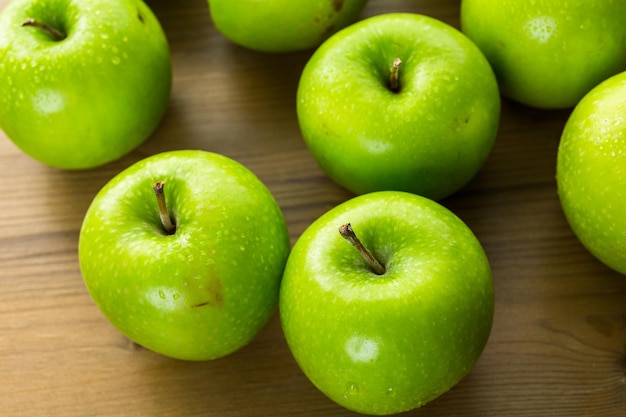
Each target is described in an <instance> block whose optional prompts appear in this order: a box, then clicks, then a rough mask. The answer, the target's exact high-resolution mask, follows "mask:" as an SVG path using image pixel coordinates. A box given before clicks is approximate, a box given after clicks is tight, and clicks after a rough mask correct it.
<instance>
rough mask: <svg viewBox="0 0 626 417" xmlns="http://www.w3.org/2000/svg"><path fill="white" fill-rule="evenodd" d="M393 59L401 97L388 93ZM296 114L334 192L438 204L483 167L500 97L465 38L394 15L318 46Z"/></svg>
mask: <svg viewBox="0 0 626 417" xmlns="http://www.w3.org/2000/svg"><path fill="white" fill-rule="evenodd" d="M396 58H400V60H401V61H402V64H401V65H400V68H399V72H398V83H399V88H398V89H397V91H396V90H393V89H392V88H391V86H390V72H391V71H390V67H391V66H392V64H393V62H394V60H395V59H396ZM297 112H298V120H299V123H300V129H301V131H302V136H303V138H304V140H305V142H306V144H307V146H308V148H309V149H310V151H311V153H312V154H313V156H314V157H315V159H316V160H317V162H318V163H319V165H320V166H321V168H322V169H323V170H324V172H325V173H326V174H327V175H328V176H329V177H330V178H331V179H333V180H334V181H335V182H337V183H338V184H339V185H341V186H343V187H344V188H346V189H348V190H350V191H352V192H353V193H355V194H364V193H368V192H372V191H382V190H398V191H408V192H413V193H416V194H420V195H424V196H426V197H429V198H432V199H441V198H443V197H446V196H448V195H450V194H452V193H454V192H455V191H457V190H459V189H460V188H461V187H463V186H464V185H465V184H467V182H469V181H470V180H471V179H472V178H473V177H474V175H475V174H476V173H477V172H478V171H479V170H480V168H481V167H482V166H483V164H484V162H485V161H486V159H487V157H488V155H489V154H490V151H491V148H492V146H493V143H494V140H495V136H496V133H497V129H498V125H499V114H500V96H499V92H498V86H497V83H496V79H495V76H494V74H493V72H492V71H491V68H490V67H489V64H488V62H487V60H486V59H485V57H484V56H483V55H482V53H481V52H480V50H479V49H478V48H477V47H476V46H475V45H474V44H473V43H472V42H471V41H470V40H469V39H467V38H466V37H465V36H464V35H463V34H462V33H460V32H459V31H458V30H456V29H454V28H453V27H451V26H449V25H447V24H445V23H443V22H441V21H439V20H436V19H433V18H430V17H427V16H422V15H417V14H409V13H392V14H385V15H379V16H375V17H371V18H369V19H366V20H362V21H360V22H358V23H355V24H353V25H351V26H349V27H347V28H345V29H343V30H342V31H340V32H338V33H336V34H335V35H333V36H332V37H331V38H330V39H328V40H327V41H326V42H324V44H323V45H322V46H320V48H319V49H318V50H317V51H316V52H315V53H314V54H313V56H312V57H311V59H310V60H309V62H308V63H307V65H306V67H305V68H304V71H303V73H302V77H301V79H300V83H299V86H298V93H297Z"/></svg>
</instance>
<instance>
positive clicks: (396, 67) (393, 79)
mask: <svg viewBox="0 0 626 417" xmlns="http://www.w3.org/2000/svg"><path fill="white" fill-rule="evenodd" d="M401 65H402V60H401V59H400V58H396V59H394V60H393V63H392V64H391V67H390V68H389V88H390V89H391V91H393V92H394V93H397V92H398V91H400V66H401Z"/></svg>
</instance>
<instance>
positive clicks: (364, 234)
mask: <svg viewBox="0 0 626 417" xmlns="http://www.w3.org/2000/svg"><path fill="white" fill-rule="evenodd" d="M347 224H349V226H348V225H347ZM338 228H341V233H342V235H340V233H338V231H337V230H338ZM351 232H352V233H353V234H352V235H351V234H350V233H351ZM343 235H345V237H346V239H349V241H350V243H353V244H354V245H355V246H357V247H360V248H361V249H360V251H361V252H362V253H363V254H364V255H365V256H364V257H361V256H360V255H359V251H358V250H357V249H355V248H353V247H352V246H351V245H350V244H349V243H348V242H346V241H345V240H344V239H343V238H342V236H343ZM355 235H358V236H355ZM368 254H369V255H368ZM372 259H373V261H374V262H372ZM366 260H367V262H366ZM376 264H379V267H381V268H382V270H381V271H376V269H374V268H377V267H378V266H376ZM370 265H371V266H370ZM279 306H280V317H281V322H282V326H283V329H284V334H285V337H286V340H287V343H288V345H289V348H290V349H291V352H292V353H293V356H294V358H295V359H296V361H297V362H298V364H299V365H300V367H301V368H302V370H303V372H304V373H305V375H306V376H307V377H308V378H309V379H310V380H311V382H312V383H313V384H314V385H315V386H317V388H319V389H320V390H321V391H322V392H323V393H324V394H326V395H327V396H328V397H329V398H330V399H332V400H334V401H335V402H337V403H338V404H340V405H342V406H344V407H346V408H348V409H350V410H354V411H357V412H360V413H365V414H378V415H383V414H393V413H398V412H403V411H407V410H411V409H414V408H417V407H420V406H422V405H424V404H425V403H427V402H428V401H431V400H433V399H434V398H436V397H438V396H439V395H441V394H443V393H444V392H446V391H447V390H449V389H450V388H451V387H452V386H454V385H455V384H456V383H457V382H459V381H460V380H461V379H462V378H463V377H464V376H465V375H466V374H467V373H468V372H469V371H470V370H471V369H472V368H473V366H474V364H475V362H476V361H477V359H478V358H479V356H480V355H481V353H482V351H483V348H484V346H485V344H486V342H487V340H488V337H489V334H490V332H491V325H492V321H493V311H494V293H493V282H492V278H491V270H490V266H489V263H488V260H487V257H486V255H485V253H484V251H483V249H482V247H481V245H480V243H479V241H478V240H477V238H476V237H475V235H474V234H473V233H472V231H471V230H470V229H469V228H468V227H467V226H466V225H465V224H464V223H463V222H462V221H461V220H460V219H459V218H458V217H457V216H455V215H454V214H453V213H452V212H450V211H449V210H448V209H446V208H444V207H443V206H441V205H440V204H439V203H436V202H434V201H432V200H429V199H427V198H425V197H421V196H418V195H415V194H410V193H405V192H400V191H379V192H375V193H369V194H364V195H361V196H357V197H354V198H353V199H351V200H348V201H347V202H344V203H342V204H340V205H338V206H336V207H335V208H333V209H331V210H330V211H328V212H327V213H326V214H324V215H322V216H321V217H320V218H318V219H317V220H316V221H315V222H313V223H312V224H311V225H310V226H309V227H308V228H307V229H306V230H305V232H304V233H303V234H302V235H301V236H300V238H299V239H298V240H297V242H296V244H295V245H294V247H293V250H292V252H291V254H290V255H289V259H288V261H287V266H286V268H285V273H284V276H283V281H282V284H281V289H280V301H279Z"/></svg>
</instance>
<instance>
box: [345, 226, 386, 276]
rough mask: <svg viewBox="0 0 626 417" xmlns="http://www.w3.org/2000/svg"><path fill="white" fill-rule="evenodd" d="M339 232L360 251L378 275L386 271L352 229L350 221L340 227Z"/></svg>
mask: <svg viewBox="0 0 626 417" xmlns="http://www.w3.org/2000/svg"><path fill="white" fill-rule="evenodd" d="M339 234H341V236H342V237H343V238H344V239H346V240H347V241H348V242H350V244H351V245H352V246H354V247H355V248H356V249H357V250H358V251H359V253H360V254H361V256H363V259H365V261H366V262H367V263H368V264H369V266H370V268H372V270H373V271H374V273H375V274H376V275H383V274H384V273H385V267H384V266H383V265H382V264H381V263H380V262H378V259H376V258H375V257H374V255H372V252H370V251H369V250H368V249H367V248H366V247H365V246H364V245H363V243H361V240H360V239H359V238H358V237H357V235H356V233H354V230H352V225H350V223H346V224H344V225H342V226H341V227H340V228H339Z"/></svg>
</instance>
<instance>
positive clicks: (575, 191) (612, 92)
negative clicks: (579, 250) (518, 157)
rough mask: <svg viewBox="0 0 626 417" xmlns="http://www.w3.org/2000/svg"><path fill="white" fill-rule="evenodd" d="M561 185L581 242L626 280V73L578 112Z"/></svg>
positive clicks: (560, 168)
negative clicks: (624, 276)
mask: <svg viewBox="0 0 626 417" xmlns="http://www.w3.org/2000/svg"><path fill="white" fill-rule="evenodd" d="M557 182H558V190H559V197H560V201H561V205H562V207H563V211H564V213H565V216H566V218H567V220H568V222H569V224H570V226H571V227H572V229H573V231H574V232H575V234H576V236H577V237H578V239H579V240H580V241H581V242H582V244H583V245H584V246H585V247H586V248H587V249H588V250H589V251H590V252H591V253H592V254H593V255H594V256H595V257H596V258H598V259H599V260H600V261H602V262H604V263H605V264H606V265H608V266H609V267H611V268H613V269H614V270H616V271H618V272H620V273H622V274H626V72H622V73H620V74H618V75H615V76H613V77H611V78H609V79H608V80H606V81H604V82H602V83H601V84H600V85H598V86H596V87H595V88H594V89H593V90H591V92H589V93H588V94H587V95H586V96H585V97H584V98H583V99H582V100H581V101H580V103H579V104H578V105H577V106H576V107H575V109H574V111H573V112H572V114H571V115H570V118H569V119H568V121H567V124H566V125H565V129H564V130H563V135H562V137H561V142H560V144H559V152H558V159H557Z"/></svg>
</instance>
